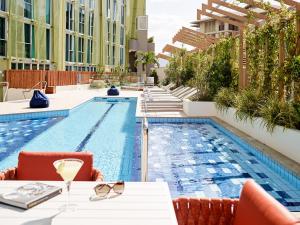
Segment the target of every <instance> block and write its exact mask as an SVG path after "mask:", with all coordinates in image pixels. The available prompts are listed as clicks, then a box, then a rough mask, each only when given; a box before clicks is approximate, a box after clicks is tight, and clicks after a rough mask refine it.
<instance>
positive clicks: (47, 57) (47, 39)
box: [46, 28, 51, 60]
mask: <svg viewBox="0 0 300 225" xmlns="http://www.w3.org/2000/svg"><path fill="white" fill-rule="evenodd" d="M50 49H51V35H50V29H48V28H47V29H46V59H47V60H50Z"/></svg>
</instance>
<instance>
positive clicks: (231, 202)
mask: <svg viewBox="0 0 300 225" xmlns="http://www.w3.org/2000/svg"><path fill="white" fill-rule="evenodd" d="M173 205H174V209H175V213H176V217H177V220H178V224H179V225H300V220H297V219H296V218H295V217H294V216H293V215H292V214H291V213H290V212H289V211H288V210H287V209H286V208H285V207H284V206H283V205H281V204H280V203H279V202H277V201H276V200H275V199H274V198H273V197H271V196H270V195H269V194H268V193H267V192H265V191H264V190H263V189H262V188H261V187H260V186H259V185H258V184H256V183H255V182H254V181H253V180H248V181H247V182H246V183H245V185H244V187H243V190H242V193H241V197H240V199H239V200H238V199H196V198H179V199H175V200H173Z"/></svg>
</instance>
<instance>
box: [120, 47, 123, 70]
mask: <svg viewBox="0 0 300 225" xmlns="http://www.w3.org/2000/svg"><path fill="white" fill-rule="evenodd" d="M120 65H121V66H122V65H124V48H123V47H121V48H120Z"/></svg>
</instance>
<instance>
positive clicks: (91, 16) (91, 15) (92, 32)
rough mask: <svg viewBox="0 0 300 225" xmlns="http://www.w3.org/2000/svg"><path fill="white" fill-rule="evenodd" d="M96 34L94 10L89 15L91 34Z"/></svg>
mask: <svg viewBox="0 0 300 225" xmlns="http://www.w3.org/2000/svg"><path fill="white" fill-rule="evenodd" d="M93 34H94V12H90V15H89V35H90V36H93Z"/></svg>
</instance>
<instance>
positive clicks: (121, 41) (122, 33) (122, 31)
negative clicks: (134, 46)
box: [120, 26, 125, 45]
mask: <svg viewBox="0 0 300 225" xmlns="http://www.w3.org/2000/svg"><path fill="white" fill-rule="evenodd" d="M124 44H125V30H124V26H121V30H120V45H124Z"/></svg>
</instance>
